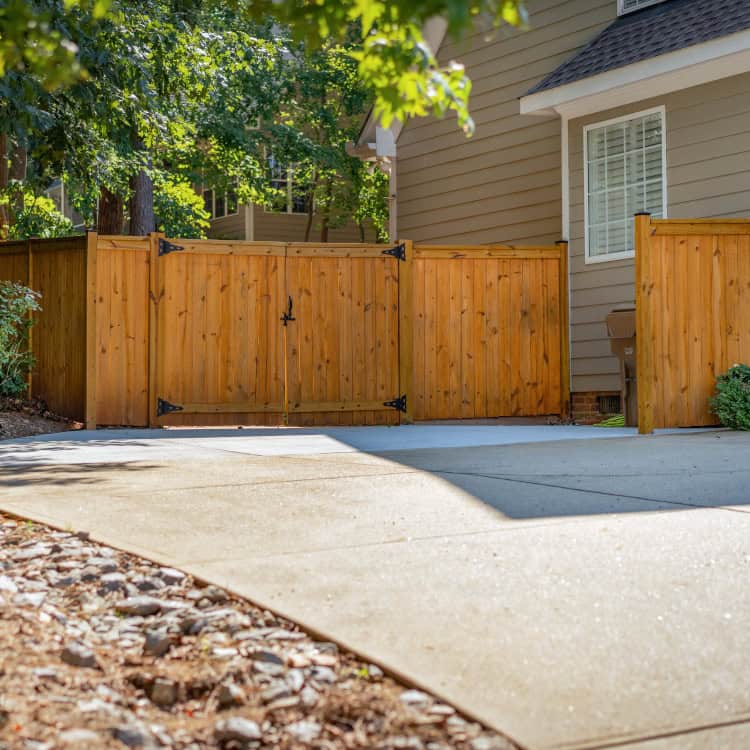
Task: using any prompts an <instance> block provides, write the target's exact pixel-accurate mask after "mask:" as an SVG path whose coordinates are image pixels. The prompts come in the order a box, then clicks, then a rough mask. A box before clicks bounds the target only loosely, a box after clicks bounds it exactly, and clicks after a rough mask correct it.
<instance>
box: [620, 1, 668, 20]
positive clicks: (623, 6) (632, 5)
mask: <svg viewBox="0 0 750 750" xmlns="http://www.w3.org/2000/svg"><path fill="white" fill-rule="evenodd" d="M662 2H664V0H617V15H618V16H624V15H625V14H626V13H632V12H633V11H634V10H640V9H641V8H646V7H647V6H649V5H656V4H657V3H662Z"/></svg>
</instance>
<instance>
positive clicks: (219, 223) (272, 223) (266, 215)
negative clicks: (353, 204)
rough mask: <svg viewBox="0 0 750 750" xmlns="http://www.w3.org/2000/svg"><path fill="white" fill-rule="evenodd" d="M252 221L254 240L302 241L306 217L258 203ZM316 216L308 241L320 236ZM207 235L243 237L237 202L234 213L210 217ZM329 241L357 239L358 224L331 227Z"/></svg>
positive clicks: (367, 236) (241, 212)
mask: <svg viewBox="0 0 750 750" xmlns="http://www.w3.org/2000/svg"><path fill="white" fill-rule="evenodd" d="M251 210H253V211H254V215H253V223H254V229H255V236H254V239H255V240H257V241H259V242H262V241H266V242H303V241H304V239H305V228H306V227H307V216H306V215H305V214H282V213H274V212H271V211H266V210H265V209H264V208H262V207H261V206H253V207H251ZM317 227H318V222H317V218H316V219H315V220H314V222H313V231H312V233H311V236H310V239H311V241H312V242H315V241H316V240H318V239H320V229H318V228H317ZM208 236H209V237H212V238H214V239H219V240H244V239H248V238H247V237H245V207H244V206H242V205H240V210H239V213H238V214H232V215H231V216H223V217H221V218H220V219H212V221H211V229H210V230H209V232H208ZM365 239H366V241H367V242H373V241H374V239H375V235H374V232H372V231H371V230H370V229H367V231H366V232H365ZM329 241H330V242H359V227H357V226H356V225H355V224H354V222H349V223H348V224H346V225H345V226H343V227H340V228H337V229H331V230H330V232H329Z"/></svg>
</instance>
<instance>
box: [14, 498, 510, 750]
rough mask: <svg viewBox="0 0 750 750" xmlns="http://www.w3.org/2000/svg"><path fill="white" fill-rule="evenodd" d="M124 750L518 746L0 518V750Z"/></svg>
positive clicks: (77, 543)
mask: <svg viewBox="0 0 750 750" xmlns="http://www.w3.org/2000/svg"><path fill="white" fill-rule="evenodd" d="M498 683H500V678H498ZM123 747H132V748H138V747H141V748H160V747H166V748H177V749H182V750H188V749H189V750H198V749H199V748H225V750H230V748H279V749H281V750H291V749H292V748H304V749H308V748H314V749H315V750H351V749H352V748H362V749H363V750H364V749H365V748H368V749H370V748H378V749H382V750H391V749H393V750H396V749H397V748H398V749H401V750H447V749H448V748H455V749H456V750H515V748H516V746H515V745H514V744H512V743H511V742H510V741H508V740H507V739H505V738H504V737H503V736H501V735H499V734H497V733H496V732H493V731H489V730H487V729H485V728H484V727H482V726H481V725H480V724H478V723H476V722H473V721H470V720H468V719H466V718H464V717H462V716H460V715H459V713H458V712H456V711H455V710H454V709H453V708H452V707H451V706H448V705H446V704H445V703H443V702H441V701H440V700H438V699H436V698H435V697H433V696H431V695H428V694H427V693H424V692H422V691H420V690H415V689H413V688H409V687H407V686H404V685H403V684H399V682H397V681H396V680H394V679H392V678H390V677H389V676H387V675H385V674H383V672H382V671H381V670H380V669H379V668H378V667H377V666H375V665H372V664H368V663H366V662H365V661H362V660H361V659H359V658H358V657H356V656H354V655H353V654H351V653H348V652H345V651H342V650H340V649H339V648H337V646H336V645H335V644H332V643H327V642H321V641H318V640H316V639H315V638H313V637H312V636H311V635H309V634H307V633H305V632H304V631H303V630H301V629H300V628H299V627H297V626H296V625H295V624H294V623H292V622H289V621H287V620H284V619H282V618H280V617H278V616H276V615H274V614H273V613H271V612H269V611H266V610H262V609H259V608H258V607H256V606H254V605H252V604H251V603H249V602H248V601H245V600H242V599H239V598H237V597H234V596H232V595H230V594H228V593H227V592H226V591H224V590H222V589H220V588H218V587H216V586H207V585H204V584H202V583H201V582H199V581H196V580H194V579H193V578H192V577H190V576H188V575H185V574H184V573H182V572H180V571H177V570H174V569H171V568H163V567H160V566H158V565H156V564H154V563H151V562H149V561H148V560H145V559H143V558H139V557H136V556H133V555H129V554H125V553H123V552H119V551H117V550H114V549H112V548H109V547H106V546H104V545H101V544H96V543H94V542H92V541H91V540H90V539H89V538H88V535H87V534H86V533H79V534H76V533H73V532H72V531H70V532H67V531H55V530H53V529H51V528H48V527H46V526H43V525H40V524H36V523H32V522H27V521H18V520H16V519H13V518H11V517H9V516H7V515H3V514H1V513H0V750H10V748H13V749H15V748H24V749H25V750H55V749H56V748H91V749H92V750H93V749H94V748H97V749H98V748H123Z"/></svg>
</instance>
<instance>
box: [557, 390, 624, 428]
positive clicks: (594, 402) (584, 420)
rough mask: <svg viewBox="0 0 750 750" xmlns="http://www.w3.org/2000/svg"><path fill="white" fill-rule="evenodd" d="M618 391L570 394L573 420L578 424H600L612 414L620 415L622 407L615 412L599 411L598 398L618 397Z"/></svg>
mask: <svg viewBox="0 0 750 750" xmlns="http://www.w3.org/2000/svg"><path fill="white" fill-rule="evenodd" d="M619 395H620V392H619V391H579V392H577V393H571V394H570V401H571V408H572V411H573V415H572V416H573V420H574V421H575V422H578V423H579V424H594V423H596V422H601V421H602V420H603V419H606V418H607V417H611V416H612V415H613V414H621V413H622V406H621V407H620V409H619V410H618V411H615V412H601V411H599V396H619Z"/></svg>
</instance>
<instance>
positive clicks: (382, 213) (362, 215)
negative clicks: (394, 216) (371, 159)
mask: <svg viewBox="0 0 750 750" xmlns="http://www.w3.org/2000/svg"><path fill="white" fill-rule="evenodd" d="M354 185H355V188H356V190H357V201H356V205H355V208H354V212H353V216H354V221H355V222H357V224H359V225H360V226H363V225H364V224H366V223H367V222H368V221H369V222H370V223H371V224H372V227H373V229H374V230H375V238H376V240H377V241H378V242H387V241H388V175H386V174H385V172H383V171H382V170H381V169H378V168H377V167H375V165H374V164H370V163H363V162H359V168H358V170H357V173H356V176H355V180H354ZM394 239H395V238H394Z"/></svg>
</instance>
